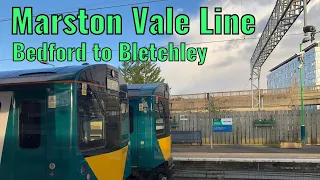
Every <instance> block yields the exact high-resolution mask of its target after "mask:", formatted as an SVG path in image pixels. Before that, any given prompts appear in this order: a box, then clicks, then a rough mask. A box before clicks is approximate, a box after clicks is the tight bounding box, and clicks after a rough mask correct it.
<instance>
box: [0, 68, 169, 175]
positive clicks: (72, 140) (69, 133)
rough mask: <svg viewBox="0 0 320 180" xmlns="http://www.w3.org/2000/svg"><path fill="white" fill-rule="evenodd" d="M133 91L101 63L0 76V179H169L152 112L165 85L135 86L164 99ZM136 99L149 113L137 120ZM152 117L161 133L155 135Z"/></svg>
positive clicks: (165, 138) (163, 142)
mask: <svg viewBox="0 0 320 180" xmlns="http://www.w3.org/2000/svg"><path fill="white" fill-rule="evenodd" d="M134 86H136V85H128V84H127V83H126V82H125V80H124V78H123V75H122V74H121V73H120V72H119V71H118V69H117V68H115V67H113V66H110V65H106V64H93V65H89V64H87V63H85V64H83V65H80V66H79V65H78V66H65V67H56V68H43V69H31V70H18V71H6V72H0V177H1V179H4V180H18V179H19V180H20V179H41V180H46V179H48V180H49V179H50V180H61V179H84V180H96V179H98V180H108V179H111V180H117V179H119V180H120V179H131V178H135V179H139V180H140V179H164V178H166V177H168V178H170V177H171V176H172V173H173V170H172V169H173V167H174V163H173V161H172V157H171V136H170V132H169V131H166V129H168V125H169V124H167V122H166V121H168V120H167V117H168V114H164V115H157V112H158V111H159V110H157V109H154V106H157V105H156V102H158V101H159V99H161V98H162V99H165V100H160V101H159V102H162V101H163V102H164V104H166V103H167V101H168V100H169V99H168V91H167V85H166V84H164V83H162V84H158V85H155V84H150V85H142V86H143V87H148V86H150V87H153V88H154V90H156V91H160V90H159V89H163V91H162V90H161V91H162V92H164V93H165V96H164V97H165V98H163V97H161V98H160V96H161V95H160V94H161V93H158V94H156V91H154V94H145V95H146V96H145V97H141V95H142V93H140V94H139V93H137V92H138V91H136V90H134V88H133V87H134ZM160 87H161V88H160ZM145 89H146V88H145ZM141 90H143V89H141ZM135 94H136V95H135ZM156 95H157V96H156ZM156 97H158V98H159V99H158V98H156ZM141 98H142V99H144V100H147V101H148V102H147V105H148V107H149V108H150V109H147V110H146V111H147V114H140V115H138V113H139V112H143V113H145V108H144V109H143V111H139V110H140V106H139V105H138V106H137V104H135V103H138V101H136V100H138V99H141ZM142 99H141V100H142ZM139 104H140V103H139ZM161 104H162V105H163V103H161ZM143 105H145V104H143ZM137 108H138V109H137ZM166 108H167V107H166ZM165 112H166V113H169V111H168V110H167V109H166V110H165ZM158 114H159V113H158ZM156 116H161V117H162V118H160V119H162V122H164V124H165V125H164V126H163V127H164V128H163V129H164V130H163V131H164V132H165V133H164V135H161V136H158V135H157V130H156V128H157V126H154V125H155V123H156V122H157V121H158V120H157V118H156ZM142 119H143V121H145V122H148V123H146V124H139V123H140V120H142ZM150 122H152V123H150ZM159 122H160V121H159ZM147 126H148V127H147ZM153 126H154V127H153ZM142 127H143V128H145V129H144V130H143V129H141V130H140V129H138V128H142ZM147 129H149V131H148V133H146V132H147V131H146V130H147ZM153 129H154V130H153ZM143 134H144V135H145V136H144V138H145V140H144V141H143V142H144V144H143V143H142V141H141V139H140V138H142V137H143ZM139 140H140V141H139ZM141 144H142V145H144V146H141ZM138 145H140V146H139V147H138ZM152 151H155V152H158V153H154V155H153V156H154V157H151V156H152ZM147 152H148V153H149V154H147ZM147 158H150V159H149V160H150V161H152V162H149V163H148V159H147Z"/></svg>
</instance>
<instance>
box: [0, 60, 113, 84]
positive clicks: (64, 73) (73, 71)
mask: <svg viewBox="0 0 320 180" xmlns="http://www.w3.org/2000/svg"><path fill="white" fill-rule="evenodd" d="M93 66H106V67H108V68H111V69H115V70H116V68H114V67H112V66H110V65H106V64H93V65H89V64H83V65H77V66H64V67H56V68H41V69H28V70H15V71H2V72H0V84H1V85H4V84H19V83H28V82H46V81H59V80H78V78H79V74H80V73H81V72H82V71H83V70H85V69H87V68H89V67H93Z"/></svg>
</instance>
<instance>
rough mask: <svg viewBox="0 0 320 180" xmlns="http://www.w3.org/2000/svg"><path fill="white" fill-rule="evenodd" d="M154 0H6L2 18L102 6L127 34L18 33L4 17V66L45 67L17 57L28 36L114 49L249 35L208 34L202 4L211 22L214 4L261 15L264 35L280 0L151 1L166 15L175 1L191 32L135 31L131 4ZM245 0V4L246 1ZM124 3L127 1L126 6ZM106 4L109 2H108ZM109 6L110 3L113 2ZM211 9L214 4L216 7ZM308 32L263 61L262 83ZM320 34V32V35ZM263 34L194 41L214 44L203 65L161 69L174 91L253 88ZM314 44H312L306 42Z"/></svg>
mask: <svg viewBox="0 0 320 180" xmlns="http://www.w3.org/2000/svg"><path fill="white" fill-rule="evenodd" d="M147 1H149V0H122V1H117V0H96V1H94V2H91V1H90V2H89V1H84V0H80V1H79V0H78V1H76V0H69V1H65V0H64V1H62V0H55V1H40V0H33V1H24V0H17V1H4V2H2V5H1V7H0V10H1V11H0V21H1V19H10V18H11V17H12V14H11V13H12V9H11V8H12V7H15V6H18V7H29V6H31V7H33V12H34V15H37V14H40V13H46V14H50V13H57V12H59V13H63V12H69V11H76V10H78V8H86V9H91V8H92V9H94V8H101V9H99V10H92V11H88V12H87V13H88V14H89V15H91V14H102V15H105V14H121V15H122V19H123V35H99V36H95V35H80V34H76V35H73V36H68V35H65V34H63V33H61V34H59V35H55V36H38V35H30V36H27V35H25V36H21V35H20V36H13V35H11V21H10V20H9V21H4V22H0V40H1V41H0V63H1V65H0V71H4V70H18V69H31V68H42V67H45V66H46V65H42V64H40V63H39V62H33V63H29V62H26V61H23V62H13V61H12V43H13V42H23V43H24V44H25V46H27V47H30V46H31V47H39V46H41V43H42V42H49V43H53V42H55V43H57V46H63V47H78V46H80V43H81V42H86V43H87V46H88V47H87V51H91V49H90V48H91V46H92V45H93V44H94V43H99V44H100V47H104V46H106V47H110V48H112V49H113V50H116V49H118V47H117V46H118V43H119V42H129V43H131V42H138V44H139V46H145V45H147V44H149V43H156V45H159V46H163V45H165V44H166V43H167V42H169V41H173V42H187V43H190V42H204V41H220V40H230V39H239V38H248V36H246V37H245V36H243V35H239V36H235V35H232V36H231V35H230V36H227V35H224V36H219V35H210V36H209V35H207V36H203V35H200V33H199V27H200V26H199V19H200V18H199V10H200V7H201V6H207V7H209V13H210V15H209V25H211V26H212V24H213V16H214V12H213V8H214V7H217V6H221V7H222V8H223V13H229V14H234V13H237V14H239V16H241V15H242V14H253V15H254V16H255V18H256V31H255V33H254V34H253V35H252V36H250V37H251V38H252V37H260V35H261V33H262V31H263V28H264V27H265V25H266V22H267V20H268V18H269V16H270V14H271V12H272V10H273V8H274V5H275V3H276V0H205V1H204V0H202V1H201V0H188V1H186V0H167V1H164V2H154V3H149V4H143V5H138V6H139V7H141V6H148V7H150V8H149V11H150V12H149V15H150V14H162V15H164V16H165V8H166V7H170V6H171V7H174V9H175V12H174V14H178V13H183V14H187V15H188V16H189V17H190V32H189V33H188V35H185V36H180V35H171V36H163V35H161V36H160V35H159V36H152V35H150V34H149V33H146V35H143V36H141V35H140V36H138V35H135V31H134V25H133V20H132V19H133V18H132V13H131V7H132V5H130V4H134V3H139V2H140V3H141V2H147ZM241 4H242V5H241ZM120 5H121V6H120ZM104 7H106V8H104ZM107 7H108V8H107ZM210 9H211V10H210ZM319 12H320V0H311V2H310V3H309V5H308V13H309V16H308V24H312V25H315V26H316V27H317V29H319V30H320V20H319V19H320V14H319ZM302 27H303V13H302V14H301V15H300V17H299V19H298V20H297V21H296V22H295V24H294V25H293V26H292V27H291V29H290V30H289V31H288V32H287V34H295V33H300V32H302ZM302 38H303V35H295V36H287V37H284V39H283V40H282V41H281V42H280V43H279V44H278V46H277V47H276V49H275V50H274V51H273V52H272V54H271V56H270V57H269V58H268V60H267V61H266V63H265V64H264V65H263V67H262V74H261V87H262V88H266V80H267V79H266V78H267V74H268V71H269V70H270V69H271V68H272V67H274V66H276V65H278V64H279V63H281V62H282V61H284V60H286V59H287V58H289V57H290V56H292V55H293V54H294V53H296V52H297V51H299V43H300V42H301V40H302ZM316 39H317V40H320V37H319V35H318V37H316ZM257 42H258V39H245V40H238V41H222V42H214V43H205V44H197V45H192V46H194V47H208V48H209V49H208V53H207V58H206V62H205V64H204V65H202V66H198V64H197V63H195V62H193V63H191V62H160V63H158V64H159V66H160V67H161V68H162V73H161V75H162V76H163V77H164V78H165V79H166V82H168V83H169V85H170V86H171V87H172V91H171V94H186V93H187V94H190V93H200V92H214V91H237V90H244V89H249V88H250V83H249V78H250V70H249V68H250V64H249V62H250V58H251V56H252V54H253V51H254V48H255V46H256V44H257ZM307 45H310V44H306V45H305V46H307ZM87 57H88V59H87V62H89V63H90V64H93V63H97V62H95V61H94V60H93V58H92V54H88V56H87ZM53 64H54V65H55V66H65V65H69V64H79V63H78V62H76V61H74V62H64V63H61V62H55V63H53ZM109 64H111V65H114V66H118V65H119V61H118V55H117V52H116V51H115V52H114V53H113V59H112V60H111V61H110V62H109Z"/></svg>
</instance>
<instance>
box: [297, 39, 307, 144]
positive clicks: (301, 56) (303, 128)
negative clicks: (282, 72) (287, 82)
mask: <svg viewBox="0 0 320 180" xmlns="http://www.w3.org/2000/svg"><path fill="white" fill-rule="evenodd" d="M304 39H305V38H304ZM306 42H308V41H306ZM303 43H304V41H302V43H300V65H299V70H300V96H301V142H302V145H303V146H304V145H305V144H306V127H305V121H304V117H305V112H304V97H303V52H302V44H303Z"/></svg>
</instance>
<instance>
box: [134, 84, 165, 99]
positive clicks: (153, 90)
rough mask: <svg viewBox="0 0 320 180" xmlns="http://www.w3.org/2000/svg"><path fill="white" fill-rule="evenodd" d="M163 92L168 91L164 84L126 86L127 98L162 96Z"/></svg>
mask: <svg viewBox="0 0 320 180" xmlns="http://www.w3.org/2000/svg"><path fill="white" fill-rule="evenodd" d="M165 91H169V89H168V84H166V83H152V84H128V94H129V96H151V95H159V96H164V95H165Z"/></svg>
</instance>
